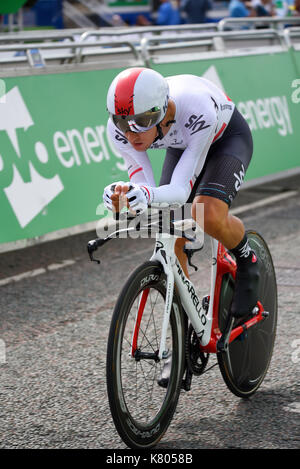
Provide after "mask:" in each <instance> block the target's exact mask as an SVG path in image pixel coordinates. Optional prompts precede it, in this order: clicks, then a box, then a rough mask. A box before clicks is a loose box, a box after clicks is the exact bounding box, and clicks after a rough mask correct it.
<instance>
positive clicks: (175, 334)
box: [106, 262, 185, 449]
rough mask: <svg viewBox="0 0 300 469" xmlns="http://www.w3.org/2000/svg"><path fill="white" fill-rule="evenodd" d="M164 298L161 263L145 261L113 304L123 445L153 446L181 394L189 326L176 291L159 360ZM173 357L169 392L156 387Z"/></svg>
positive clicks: (110, 382) (112, 363)
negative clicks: (167, 362)
mask: <svg viewBox="0 0 300 469" xmlns="http://www.w3.org/2000/svg"><path fill="white" fill-rule="evenodd" d="M165 296H166V276H165V274H164V273H163V270H162V267H161V265H160V264H158V263H155V262H146V263H145V264H143V265H142V266H140V267H139V268H138V269H136V270H135V271H134V272H133V274H132V275H131V276H130V277H129V279H128V280H127V282H126V284H125V285H124V287H123V290H122V291H121V293H120V296H119V299H118V301H117V304H116V306H115V310H114V313H113V317H112V322H111V327H110V332H109V339H108V347H107V367H106V371H107V391H108V398H109V404H110V409H111V414H112V417H113V420H114V423H115V426H116V429H117V431H118V433H119V435H120V436H121V438H122V439H123V441H124V442H125V443H126V444H127V445H128V446H129V447H130V448H135V449H142V448H151V447H153V446H154V445H156V444H157V442H158V441H159V440H160V439H161V437H162V436H163V434H164V433H165V431H166V430H167V428H168V426H169V424H170V422H171V420H172V417H173V414H174V411H175V408H176V405H177V401H178V398H179V394H180V386H181V381H182V375H183V371H184V359H185V355H184V337H185V322H184V317H183V313H182V309H181V304H180V302H179V301H178V298H177V296H176V292H175V291H174V297H173V303H172V309H171V314H170V321H169V326H168V330H167V338H166V349H168V351H169V353H168V354H166V356H165V357H164V358H163V359H161V360H160V359H159V358H158V350H159V345H160V337H161V328H162V319H163V315H164V307H165ZM170 354H172V365H171V374H170V378H169V382H168V386H167V388H163V387H161V386H159V385H158V381H159V378H160V374H161V371H162V368H163V365H164V363H165V359H166V358H168V357H169V356H170Z"/></svg>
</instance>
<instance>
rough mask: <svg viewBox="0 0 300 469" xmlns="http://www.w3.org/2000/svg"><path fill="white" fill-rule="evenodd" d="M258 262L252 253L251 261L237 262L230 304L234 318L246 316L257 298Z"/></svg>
mask: <svg viewBox="0 0 300 469" xmlns="http://www.w3.org/2000/svg"><path fill="white" fill-rule="evenodd" d="M260 262H261V261H260V260H259V259H258V258H257V257H256V255H255V253H253V254H252V261H251V262H249V263H247V265H243V266H240V265H238V264H237V271H236V278H235V289H234V294H233V300H232V304H231V314H232V316H233V317H235V318H242V317H244V316H247V315H248V314H249V313H251V312H252V310H253V308H254V307H255V306H256V303H257V301H258V300H259V298H258V289H259V279H260V274H259V272H260Z"/></svg>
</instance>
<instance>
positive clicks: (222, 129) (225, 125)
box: [213, 122, 227, 143]
mask: <svg viewBox="0 0 300 469" xmlns="http://www.w3.org/2000/svg"><path fill="white" fill-rule="evenodd" d="M225 127H227V124H225V122H224V123H223V125H222V127H221V128H220V130H219V132H218V133H217V134H216V135H215V138H214V139H213V143H214V141H215V140H217V138H218V137H220V135H221V133H222V132H223V131H224V130H225Z"/></svg>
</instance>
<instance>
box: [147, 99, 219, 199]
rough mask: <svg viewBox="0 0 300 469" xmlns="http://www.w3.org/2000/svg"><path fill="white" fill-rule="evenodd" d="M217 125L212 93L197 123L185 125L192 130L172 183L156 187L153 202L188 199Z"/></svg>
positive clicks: (189, 131)
mask: <svg viewBox="0 0 300 469" xmlns="http://www.w3.org/2000/svg"><path fill="white" fill-rule="evenodd" d="M186 121H187V116H185V117H184V120H183V122H186ZM216 127H217V114H216V110H215V108H214V105H213V102H212V101H211V99H210V97H209V99H208V100H207V103H206V106H205V110H204V111H203V115H202V116H201V121H199V120H198V124H197V126H192V128H187V127H186V126H185V129H184V130H185V132H188V134H189V135H188V137H187V138H188V142H189V143H188V146H187V148H186V149H185V150H184V152H183V153H182V155H181V157H180V159H179V161H178V163H177V165H176V167H175V169H174V171H173V174H172V178H171V182H170V184H166V185H164V186H160V187H156V188H153V190H152V193H153V197H152V200H151V202H154V203H155V202H157V203H158V202H166V203H174V202H177V203H179V204H180V205H182V204H184V203H185V202H186V201H187V199H188V197H189V195H190V193H191V190H192V187H193V184H194V182H195V179H196V178H197V176H198V175H199V174H200V172H201V169H202V167H203V165H204V162H205V158H206V156H207V153H208V150H209V148H210V146H211V144H212V142H213V140H214V138H215V131H216Z"/></svg>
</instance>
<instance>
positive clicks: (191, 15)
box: [181, 0, 212, 24]
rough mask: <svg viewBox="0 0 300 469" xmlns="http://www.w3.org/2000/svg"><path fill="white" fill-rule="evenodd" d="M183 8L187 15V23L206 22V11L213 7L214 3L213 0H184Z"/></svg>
mask: <svg viewBox="0 0 300 469" xmlns="http://www.w3.org/2000/svg"><path fill="white" fill-rule="evenodd" d="M181 9H182V11H184V12H185V13H186V15H187V20H186V22H187V23H189V24H193V23H194V24H198V23H206V21H207V18H206V13H207V12H208V11H209V10H211V9H212V3H211V0H183V3H182V7H181Z"/></svg>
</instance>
